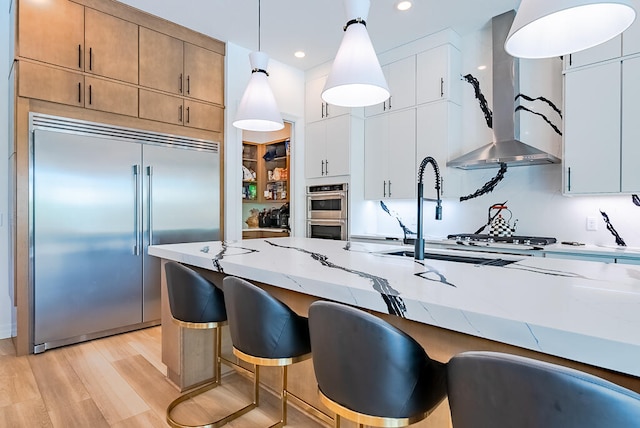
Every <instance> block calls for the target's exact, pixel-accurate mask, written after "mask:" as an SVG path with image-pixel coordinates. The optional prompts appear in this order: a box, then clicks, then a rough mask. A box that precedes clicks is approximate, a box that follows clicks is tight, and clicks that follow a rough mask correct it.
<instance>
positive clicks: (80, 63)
mask: <svg viewBox="0 0 640 428" xmlns="http://www.w3.org/2000/svg"><path fill="white" fill-rule="evenodd" d="M78 68H82V45H78Z"/></svg>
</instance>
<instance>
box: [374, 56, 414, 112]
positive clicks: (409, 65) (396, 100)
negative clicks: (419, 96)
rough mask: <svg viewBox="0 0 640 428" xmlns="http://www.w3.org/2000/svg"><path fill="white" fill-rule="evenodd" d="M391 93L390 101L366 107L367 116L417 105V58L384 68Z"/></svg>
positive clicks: (393, 63) (402, 60) (412, 57)
mask: <svg viewBox="0 0 640 428" xmlns="http://www.w3.org/2000/svg"><path fill="white" fill-rule="evenodd" d="M382 71H383V73H384V76H385V78H386V79H387V85H389V92H390V93H391V95H390V96H389V99H387V100H385V101H384V102H382V103H380V104H376V105H373V106H369V107H365V109H364V115H365V116H367V117H368V116H375V115H377V114H380V113H384V112H388V111H392V110H399V109H403V108H407V107H412V106H414V105H415V104H416V57H415V55H412V56H410V57H407V58H404V59H401V60H399V61H396V62H392V63H390V64H387V65H385V66H383V67H382Z"/></svg>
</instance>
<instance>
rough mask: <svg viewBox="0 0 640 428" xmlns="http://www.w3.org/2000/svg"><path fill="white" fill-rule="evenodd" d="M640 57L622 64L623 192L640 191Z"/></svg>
mask: <svg viewBox="0 0 640 428" xmlns="http://www.w3.org/2000/svg"><path fill="white" fill-rule="evenodd" d="M638 37H640V35H638ZM639 117H640V57H636V58H633V59H627V60H624V61H623V62H622V148H621V151H622V153H621V159H622V189H621V190H622V191H623V192H637V191H640V172H639V171H638V159H640V120H638V118H639Z"/></svg>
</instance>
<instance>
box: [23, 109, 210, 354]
mask: <svg viewBox="0 0 640 428" xmlns="http://www.w3.org/2000/svg"><path fill="white" fill-rule="evenodd" d="M30 127H31V141H30V143H31V158H30V161H31V168H30V256H31V271H30V282H31V286H32V288H31V289H32V291H33V296H32V297H33V298H32V301H33V305H32V308H33V311H32V316H33V326H34V329H33V350H34V353H38V352H43V351H45V350H46V349H50V348H54V347H57V346H62V345H67V344H70V343H75V342H80V341H84V340H88V339H93V338H96V337H102V336H106V335H110V334H114V333H119V332H123V331H129V330H133V329H136V328H141V327H145V326H149V325H154V324H158V323H159V320H160V261H159V260H158V259H157V258H155V257H151V256H149V255H148V254H147V248H148V246H149V245H150V244H167V243H177V242H195V241H208V240H218V239H219V236H220V230H219V225H220V159H219V150H218V149H219V143H217V142H211V141H204V140H194V139H189V138H184V137H179V136H173V135H166V134H158V133H152V132H147V131H139V130H135V129H124V128H118V127H113V126H109V125H102V124H97V123H90V122H84V121H77V120H70V119H66V118H60V117H53V116H47V115H41V114H33V113H32V114H31V117H30Z"/></svg>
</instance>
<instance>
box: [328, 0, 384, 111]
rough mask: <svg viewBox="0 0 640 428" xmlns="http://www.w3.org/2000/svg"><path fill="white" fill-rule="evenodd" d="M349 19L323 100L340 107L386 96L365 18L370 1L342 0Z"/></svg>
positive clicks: (364, 102)
mask: <svg viewBox="0 0 640 428" xmlns="http://www.w3.org/2000/svg"><path fill="white" fill-rule="evenodd" d="M344 4H345V10H346V14H347V19H348V22H347V24H346V25H345V26H344V36H343V38H342V43H341V44H340V48H339V49H338V53H337V54H336V58H335V59H334V61H333V66H332V68H331V73H329V77H328V78H327V82H326V84H325V86H324V90H323V91H322V99H323V100H324V101H325V102H327V103H329V104H334V105H337V106H343V107H365V106H370V105H373V104H378V103H381V102H383V101H385V100H386V99H388V98H389V95H390V94H389V87H388V86H387V81H386V80H385V78H384V74H383V73H382V68H380V63H379V62H378V57H377V56H376V53H375V51H374V50H373V46H372V45H371V39H369V33H368V32H367V27H366V19H367V16H368V14H369V6H370V1H369V0H345V3H344Z"/></svg>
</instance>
